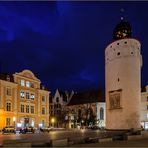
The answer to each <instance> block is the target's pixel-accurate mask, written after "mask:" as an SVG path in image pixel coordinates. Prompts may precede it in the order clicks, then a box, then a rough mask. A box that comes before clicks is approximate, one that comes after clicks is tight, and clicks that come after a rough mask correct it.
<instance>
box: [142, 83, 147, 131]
mask: <svg viewBox="0 0 148 148" xmlns="http://www.w3.org/2000/svg"><path fill="white" fill-rule="evenodd" d="M141 125H142V126H143V128H145V129H148V85H147V86H146V87H145V91H143V92H142V93H141Z"/></svg>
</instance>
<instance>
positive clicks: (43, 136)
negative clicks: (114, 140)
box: [0, 129, 113, 145]
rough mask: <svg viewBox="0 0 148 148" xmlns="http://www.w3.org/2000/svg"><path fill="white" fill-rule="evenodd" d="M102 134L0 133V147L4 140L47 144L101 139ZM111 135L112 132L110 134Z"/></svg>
mask: <svg viewBox="0 0 148 148" xmlns="http://www.w3.org/2000/svg"><path fill="white" fill-rule="evenodd" d="M103 134H104V132H102V131H99V130H85V129H82V130H65V131H64V130H62V131H50V132H49V133H42V132H36V133H35V134H19V133H17V134H4V135H3V134H1V133H0V145H1V144H2V143H3V141H4V140H8V139H11V140H12V139H18V140H25V141H28V142H31V143H35V142H45V143H48V142H50V140H55V139H66V138H69V139H73V138H81V137H83V138H84V137H91V138H92V137H93V138H95V137H98V138H100V137H102V136H103ZM111 134H113V132H112V133H111Z"/></svg>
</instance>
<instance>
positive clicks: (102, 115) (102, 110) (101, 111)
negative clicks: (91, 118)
mask: <svg viewBox="0 0 148 148" xmlns="http://www.w3.org/2000/svg"><path fill="white" fill-rule="evenodd" d="M100 119H101V120H103V119H104V109H103V108H102V107H101V108H100Z"/></svg>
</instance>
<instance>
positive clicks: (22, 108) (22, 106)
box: [21, 104, 24, 113]
mask: <svg viewBox="0 0 148 148" xmlns="http://www.w3.org/2000/svg"><path fill="white" fill-rule="evenodd" d="M21 112H22V113H24V105H22V104H21Z"/></svg>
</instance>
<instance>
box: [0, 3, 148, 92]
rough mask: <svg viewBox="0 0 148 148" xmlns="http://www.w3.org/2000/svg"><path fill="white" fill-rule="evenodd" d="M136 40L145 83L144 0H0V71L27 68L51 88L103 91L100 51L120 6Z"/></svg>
mask: <svg viewBox="0 0 148 148" xmlns="http://www.w3.org/2000/svg"><path fill="white" fill-rule="evenodd" d="M121 8H124V9H125V12H124V18H125V20H126V21H128V22H129V23H130V24H131V26H132V30H133V37H135V38H137V39H139V40H140V41H141V44H142V49H141V50H142V54H143V67H142V86H143V85H146V84H148V58H147V55H148V2H146V1H145V2H118V1H116V2H107V1H106V2H105V1H104V2H99V1H96V2H84V1H82V2H78V1H75V2H74V1H73V2H70V1H69V2H68V1H67V2H61V1H58V2H55V1H54V2H51V1H44V2H35V1H34V2H23V1H22V2H17V1H16V2H0V51H1V56H0V62H1V71H2V72H8V73H15V72H20V71H22V70H23V69H30V70H32V71H33V72H34V73H35V74H36V76H37V77H38V78H39V79H40V80H41V81H42V82H43V84H44V85H45V86H46V87H47V88H48V89H49V90H51V91H53V90H55V89H56V88H59V89H61V90H72V89H73V90H76V91H81V90H89V89H95V88H102V89H104V86H105V76H104V75H105V65H104V50H105V48H106V46H107V45H108V44H109V43H110V42H112V32H113V29H114V27H115V25H116V24H118V23H119V22H120V16H121V13H120V9H121Z"/></svg>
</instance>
